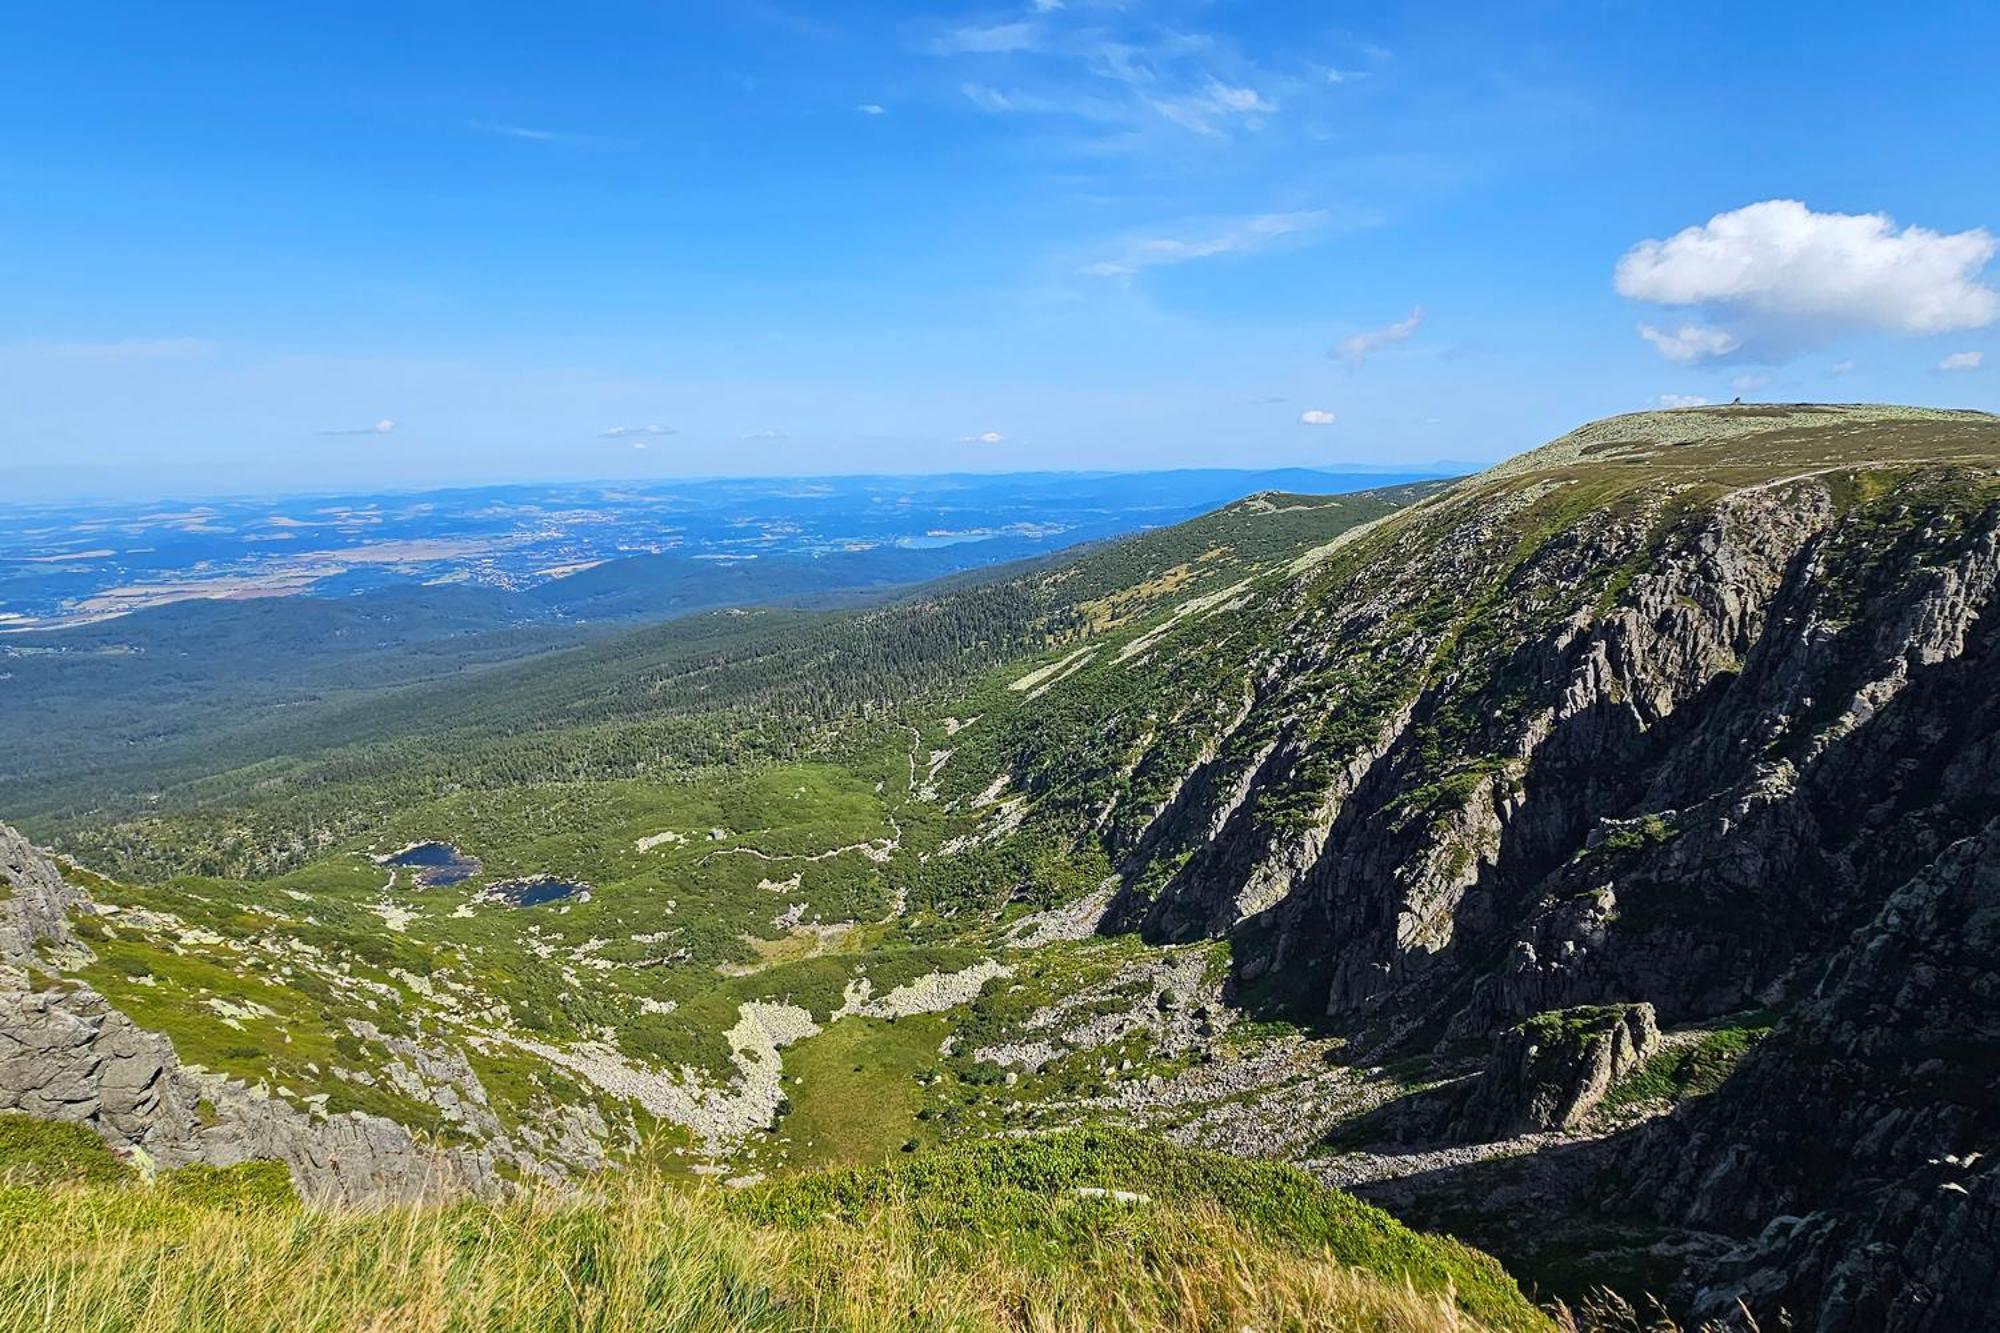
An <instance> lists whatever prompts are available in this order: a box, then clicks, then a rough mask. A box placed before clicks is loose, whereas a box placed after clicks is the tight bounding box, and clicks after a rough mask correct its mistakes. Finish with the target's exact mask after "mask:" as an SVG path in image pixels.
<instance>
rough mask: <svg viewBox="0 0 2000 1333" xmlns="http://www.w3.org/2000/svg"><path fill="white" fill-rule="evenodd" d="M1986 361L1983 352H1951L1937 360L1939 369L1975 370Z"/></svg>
mask: <svg viewBox="0 0 2000 1333" xmlns="http://www.w3.org/2000/svg"><path fill="white" fill-rule="evenodd" d="M1985 361H1986V353H1984V352H1953V353H1952V354H1951V355H1950V356H1948V357H1946V358H1945V359H1944V360H1942V361H1940V362H1938V365H1937V368H1938V369H1939V370H1977V369H1979V367H1980V366H1981V365H1983V364H1984V363H1985Z"/></svg>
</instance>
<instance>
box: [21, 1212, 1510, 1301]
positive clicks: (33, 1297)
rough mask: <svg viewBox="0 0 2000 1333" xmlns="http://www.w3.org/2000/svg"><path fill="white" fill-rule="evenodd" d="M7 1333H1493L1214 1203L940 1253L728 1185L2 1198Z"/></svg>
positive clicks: (921, 1237)
mask: <svg viewBox="0 0 2000 1333" xmlns="http://www.w3.org/2000/svg"><path fill="white" fill-rule="evenodd" d="M0 1227H4V1229H5V1230H6V1231H7V1232H8V1233H9V1234H10V1235H11V1237H12V1241H13V1243H12V1244H11V1245H9V1246H8V1247H7V1250H6V1252H5V1253H4V1254H0V1330H57V1329H60V1330H71V1329H89V1330H99V1329H103V1330H133V1331H134V1333H155V1331H157V1333H169V1331H170V1330H173V1331H178V1330H190V1329H193V1330H216V1331H218V1333H220V1331H222V1330H246V1331H247V1330H270V1331H271V1333H276V1331H277V1330H285V1331H286V1333H291V1331H293V1330H397V1331H398V1333H401V1331H402V1330H411V1331H412V1333H419V1331H421V1333H430V1331H432V1330H436V1331H438V1333H443V1331H445V1330H474V1329H478V1330H488V1329H493V1330H511V1329H518V1330H530V1329H532V1330H537V1331H538V1333H540V1331H541V1330H606V1331H608V1330H624V1329H648V1330H655V1329H657V1330H686V1331H687V1333H707V1331H709V1330H715V1331H717V1333H720V1330H735V1329H753V1330H785V1331H787V1333H806V1331H807V1330H811V1331H813V1333H821V1331H824V1333H834V1331H836V1330H867V1331H868V1333H901V1331H902V1330H912V1331H915V1330H939V1331H942V1330H953V1331H956V1330H967V1331H970V1330H985V1329H1017V1330H1032V1331H1033V1333H1058V1331H1059V1330H1077V1331H1078V1333H1082V1331H1083V1330H1142V1329H1144V1330H1152V1329H1159V1330H1189V1331H1193V1330H1217V1331H1218V1333H1220V1331H1221V1330H1229V1331H1230V1333H1236V1331H1237V1330H1242V1329H1246V1328H1247V1329H1257V1330H1272V1331H1275V1330H1281V1329H1298V1330H1306V1329H1312V1330H1336V1331H1338V1330H1354V1331H1355V1333H1360V1330H1388V1331H1389V1333H1399V1331H1402V1333H1442V1331H1443V1330H1464V1331H1467V1333H1470V1331H1471V1330H1475V1329H1476V1328H1477V1327H1478V1325H1476V1324H1475V1323H1473V1322H1471V1321H1470V1320H1469V1319H1468V1318H1467V1317H1466V1316H1465V1315H1464V1314H1463V1313H1462V1312H1460V1311H1458V1310H1457V1309H1456V1308H1455V1307H1454V1306H1453V1305H1452V1303H1451V1301H1450V1299H1449V1298H1448V1296H1440V1295H1437V1294H1432V1295H1419V1294H1418V1293H1416V1292H1414V1291H1411V1290H1408V1289H1406V1288H1402V1287H1399V1286H1396V1285H1394V1284H1392V1283H1389V1282H1386V1281H1384V1280H1382V1279H1380V1278H1377V1277H1374V1276H1371V1275H1368V1274H1364V1273H1360V1272H1357V1271H1356V1270H1353V1269H1350V1268H1346V1267H1343V1266H1341V1265H1340V1264H1337V1263H1335V1262H1333V1261H1332V1260H1331V1259H1329V1258H1326V1257H1323V1256H1320V1257H1316V1256H1311V1255H1300V1254H1298V1253H1295V1252H1287V1251H1283V1250H1280V1249H1277V1248H1274V1247H1272V1246H1270V1245H1268V1244H1266V1243H1265V1242H1263V1241H1261V1240H1259V1239H1257V1238H1255V1237H1253V1236H1251V1235H1249V1234H1247V1233H1245V1232H1244V1231H1242V1230H1241V1229H1240V1228H1239V1227H1237V1226H1236V1225H1235V1224H1233V1223H1232V1222H1231V1221H1230V1220H1229V1219H1228V1218H1226V1217H1224V1216H1223V1215H1222V1214H1220V1213H1219V1212H1217V1211H1215V1210H1214V1209H1213V1208H1208V1207H1196V1208H1191V1209H1189V1210H1187V1211H1186V1213H1185V1215H1184V1216H1182V1217H1180V1218H1179V1219H1177V1220H1176V1222H1175V1223H1174V1224H1173V1225H1172V1226H1170V1227H1168V1228H1166V1229H1165V1230H1164V1231H1161V1230H1159V1229H1157V1228H1155V1229H1152V1230H1151V1231H1149V1233H1148V1234H1147V1235H1145V1236H1144V1237H1143V1238H1138V1237H1125V1238H1121V1237H1120V1236H1119V1235H1118V1234H1116V1233H1115V1232H1113V1233H1111V1234H1109V1235H1107V1237H1106V1239H1105V1241H1104V1243H1103V1244H1102V1245H1101V1246H1100V1247H1099V1248H1098V1249H1097V1250H1096V1251H1095V1252H1094V1253H1091V1254H1089V1255H1087V1256H1085V1257H1084V1258H1083V1259H1082V1260H1080V1261H1079V1260H1077V1259H1075V1257H1074V1256H1070V1257H1062V1256H1057V1255H1051V1256H1049V1257H1048V1258H1047V1259H1046V1260H1034V1259H1027V1258H1023V1257H1022V1255H1021V1253H1020V1251H1019V1250H1018V1248H1017V1247H1011V1246H1006V1245H1002V1244H997V1243H996V1244H990V1245H989V1244H983V1243H977V1244H973V1245H970V1246H968V1245H965V1244H962V1243H960V1244H952V1245H949V1246H944V1245H940V1244H938V1243H936V1242H935V1239H934V1238H933V1237H932V1236H930V1235H929V1234H927V1233H926V1231H925V1229H923V1228H921V1227H919V1226H917V1225H916V1224H914V1223H913V1221H912V1220H911V1218H910V1217H909V1216H908V1215H907V1214H905V1213H902V1212H900V1211H896V1210H889V1211H884V1212H882V1213H879V1214H877V1215H875V1216H873V1217H871V1218H869V1219H868V1220H867V1221H866V1222H865V1223H861V1224H848V1223H836V1222H833V1221H829V1222H828V1223H827V1224H826V1225H824V1226H820V1227H812V1228H806V1229H802V1230H801V1229H793V1228H784V1227H760V1226H756V1225H753V1224H751V1223H749V1222H747V1221H745V1220H743V1219H742V1218H741V1217H739V1216H738V1215H737V1214H736V1213H735V1212H733V1211H732V1210H731V1209H730V1208H729V1207H728V1206H727V1204H726V1202H725V1200H724V1199H723V1198H722V1196H720V1195H719V1194H716V1193H713V1192H709V1193H694V1194H689V1193H685V1192H677V1191H675V1190H672V1189H668V1188H662V1187H655V1186H651V1185H648V1184H646V1183H643V1182H628V1183H621V1184H618V1185H615V1186H612V1187H611V1188H609V1189H608V1190H607V1191H606V1192H604V1193H603V1194H601V1195H596V1196H591V1197H587V1198H577V1197H568V1198H561V1197H556V1196H538V1197H530V1198H525V1199H520V1200H516V1201H513V1202H509V1203H461V1204H453V1205H448V1206H441V1207H430V1208H422V1207H418V1208H398V1209H387V1210H382V1211H376V1212H341V1211H324V1210H317V1209H302V1208H297V1207H290V1206H280V1205H268V1204H260V1203H255V1202H239V1203H224V1204H222V1205H219V1206H218V1205H215V1204H212V1203H185V1202H178V1201H175V1200H172V1199H167V1198H157V1199H156V1198H154V1197H151V1196H150V1195H149V1194H148V1192H147V1191H146V1190H145V1189H143V1188H142V1189H131V1188H118V1189H105V1188H90V1187H82V1188H62V1189H56V1190H52V1191H45V1190H35V1191H26V1190H12V1191H4V1192H0Z"/></svg>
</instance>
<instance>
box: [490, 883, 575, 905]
mask: <svg viewBox="0 0 2000 1333" xmlns="http://www.w3.org/2000/svg"><path fill="white" fill-rule="evenodd" d="M588 887H589V886H588V885H584V884H576V883H573V882H571V881H569V880H566V879H513V880H507V881H505V882H504V883H500V884H491V885H488V886H487V889H486V894H487V896H488V897H492V898H497V899H499V900H500V901H501V902H503V903H507V904H509V905H511V906H514V907H539V906H541V905H542V904H543V903H553V902H561V901H562V900H563V899H565V898H574V897H576V896H577V895H578V894H580V893H583V892H584V891H585V890H586V889H587V888H588Z"/></svg>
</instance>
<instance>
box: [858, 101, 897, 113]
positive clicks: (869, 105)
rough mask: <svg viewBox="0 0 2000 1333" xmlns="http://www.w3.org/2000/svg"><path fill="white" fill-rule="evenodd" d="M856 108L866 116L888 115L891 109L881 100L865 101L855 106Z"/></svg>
mask: <svg viewBox="0 0 2000 1333" xmlns="http://www.w3.org/2000/svg"><path fill="white" fill-rule="evenodd" d="M854 109H855V110H856V111H859V112H860V113H861V114H862V115H864V116H881V115H887V114H888V111H889V108H888V107H886V106H883V105H882V104H881V103H880V102H863V103H862V104H861V105H860V106H858V107H855V108H854Z"/></svg>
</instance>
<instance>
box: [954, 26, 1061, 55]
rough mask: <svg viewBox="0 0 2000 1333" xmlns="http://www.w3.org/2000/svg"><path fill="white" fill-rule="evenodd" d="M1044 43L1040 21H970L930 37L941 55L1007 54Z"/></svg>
mask: <svg viewBox="0 0 2000 1333" xmlns="http://www.w3.org/2000/svg"><path fill="white" fill-rule="evenodd" d="M1041 44H1042V27H1041V25H1040V24H1038V23H992V24H986V25H979V24H967V25H965V26H963V27H957V28H952V29H949V30H948V31H946V32H943V33H940V34H939V35H938V36H936V37H935V38H933V39H932V40H931V47H930V49H931V51H932V52H933V53H935V54H937V55H941V56H961V55H1008V54H1011V53H1013V52H1016V51H1034V50H1038V49H1039V48H1040V47H1041Z"/></svg>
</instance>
